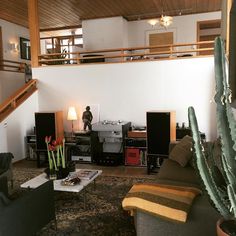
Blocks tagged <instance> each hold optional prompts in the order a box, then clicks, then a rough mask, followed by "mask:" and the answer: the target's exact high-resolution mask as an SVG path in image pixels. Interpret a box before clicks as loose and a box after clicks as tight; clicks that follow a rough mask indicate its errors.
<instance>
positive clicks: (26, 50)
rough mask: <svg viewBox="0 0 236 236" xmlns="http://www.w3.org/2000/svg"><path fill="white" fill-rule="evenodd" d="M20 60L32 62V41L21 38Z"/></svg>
mask: <svg viewBox="0 0 236 236" xmlns="http://www.w3.org/2000/svg"><path fill="white" fill-rule="evenodd" d="M20 58H21V59H25V60H30V59H31V55H30V40H29V39H26V38H22V37H20Z"/></svg>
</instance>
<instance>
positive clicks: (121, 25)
mask: <svg viewBox="0 0 236 236" xmlns="http://www.w3.org/2000/svg"><path fill="white" fill-rule="evenodd" d="M82 28H83V42H84V49H85V50H98V49H109V48H122V47H127V39H128V36H127V22H126V20H125V19H123V17H120V16H119V17H111V18H103V19H94V20H84V21H82Z"/></svg>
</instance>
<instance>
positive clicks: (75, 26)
mask: <svg viewBox="0 0 236 236" xmlns="http://www.w3.org/2000/svg"><path fill="white" fill-rule="evenodd" d="M78 28H82V25H81V24H79V25H71V26H64V27H56V28H47V29H40V32H46V31H57V30H68V29H78Z"/></svg>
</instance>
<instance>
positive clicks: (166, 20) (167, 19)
mask: <svg viewBox="0 0 236 236" xmlns="http://www.w3.org/2000/svg"><path fill="white" fill-rule="evenodd" d="M172 23H173V17H172V16H163V15H162V16H161V19H160V25H161V26H164V27H168V26H169V25H171V24H172Z"/></svg>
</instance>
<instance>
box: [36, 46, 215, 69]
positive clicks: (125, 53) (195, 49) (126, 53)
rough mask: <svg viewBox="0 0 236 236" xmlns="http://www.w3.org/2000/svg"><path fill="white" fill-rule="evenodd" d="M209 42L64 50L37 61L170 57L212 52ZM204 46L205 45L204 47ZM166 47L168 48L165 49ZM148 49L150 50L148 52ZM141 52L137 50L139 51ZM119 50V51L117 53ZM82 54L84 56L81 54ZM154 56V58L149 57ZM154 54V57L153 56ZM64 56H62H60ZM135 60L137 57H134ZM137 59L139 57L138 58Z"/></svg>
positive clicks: (40, 56)
mask: <svg viewBox="0 0 236 236" xmlns="http://www.w3.org/2000/svg"><path fill="white" fill-rule="evenodd" d="M209 44H212V45H213V44H214V41H202V42H195V43H178V44H165V45H156V46H147V47H133V48H115V49H104V50H94V51H85V52H65V53H50V54H41V55H39V63H40V64H46V65H52V64H53V63H54V64H57V63H58V64H59V63H61V64H63V63H64V62H69V64H70V63H71V62H73V64H74V63H80V62H81V61H82V60H91V59H106V58H107V59H109V58H120V59H121V60H120V61H121V62H126V60H125V58H126V59H127V61H128V60H132V59H130V58H134V57H143V58H140V60H144V59H145V60H146V59H158V58H160V56H161V55H163V56H165V57H167V56H169V57H170V58H173V57H180V56H181V54H186V53H197V54H198V53H200V52H212V54H213V50H214V48H213V47H209ZM200 46H201V47H200ZM204 46H205V47H204ZM183 47H191V49H184V48H183ZM167 48H168V50H166V49H167ZM181 48H182V49H181ZM150 49H152V51H151V52H150ZM155 49H164V51H159V52H153V50H155ZM140 50H142V51H141V52H137V51H140ZM119 52H120V53H119ZM96 53H104V54H105V55H93V54H96ZM67 55H71V56H74V57H73V58H65V57H66V56H67ZM83 55H84V56H83ZM150 56H152V57H153V56H154V58H149V57H150ZM155 56H156V58H155ZM57 57H59V58H57ZM60 57H64V58H60ZM136 60H137V59H136ZM138 60H139V59H138Z"/></svg>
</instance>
